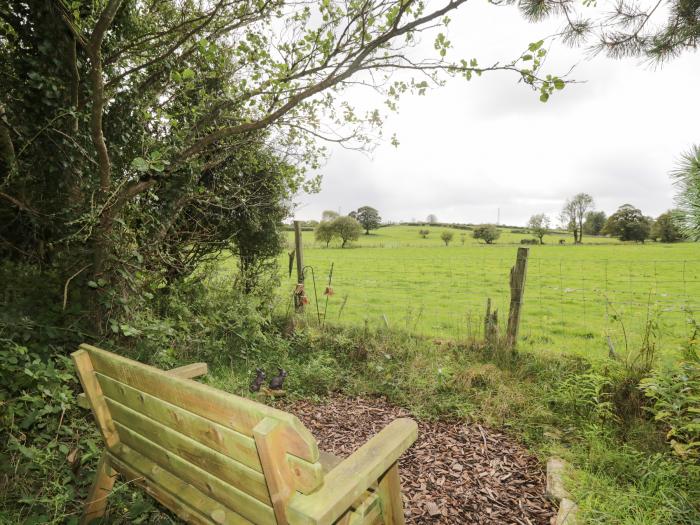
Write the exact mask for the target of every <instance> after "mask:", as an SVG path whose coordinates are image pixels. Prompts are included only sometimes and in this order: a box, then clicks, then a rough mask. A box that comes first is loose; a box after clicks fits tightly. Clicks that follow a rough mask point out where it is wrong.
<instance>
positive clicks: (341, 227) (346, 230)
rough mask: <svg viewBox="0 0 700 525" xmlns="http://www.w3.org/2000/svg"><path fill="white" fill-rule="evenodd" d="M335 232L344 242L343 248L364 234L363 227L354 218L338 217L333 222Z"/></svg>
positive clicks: (332, 226)
mask: <svg viewBox="0 0 700 525" xmlns="http://www.w3.org/2000/svg"><path fill="white" fill-rule="evenodd" d="M330 227H331V228H332V229H333V232H334V233H335V234H336V235H337V236H338V237H340V239H341V240H342V241H343V243H342V244H341V246H340V247H341V248H345V245H346V244H347V243H348V241H356V240H357V239H359V238H360V234H361V233H362V225H361V224H360V223H359V222H357V220H356V219H353V218H352V217H347V216H345V217H338V218H337V219H334V220H333V222H331V224H330Z"/></svg>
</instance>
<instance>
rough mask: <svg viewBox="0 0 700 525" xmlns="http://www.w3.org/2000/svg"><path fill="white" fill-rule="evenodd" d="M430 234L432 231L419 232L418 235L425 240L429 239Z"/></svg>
mask: <svg viewBox="0 0 700 525" xmlns="http://www.w3.org/2000/svg"><path fill="white" fill-rule="evenodd" d="M429 233H430V230H418V235H420V236H421V237H423V238H424V239H425V238H427V237H428V234H429Z"/></svg>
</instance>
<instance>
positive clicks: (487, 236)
mask: <svg viewBox="0 0 700 525" xmlns="http://www.w3.org/2000/svg"><path fill="white" fill-rule="evenodd" d="M500 236H501V230H499V229H498V228H496V226H494V225H493V224H483V225H481V226H477V227H476V228H474V232H473V233H472V237H474V238H475V239H481V240H483V241H484V242H485V243H486V244H493V241H495V240H496V239H498V238H499V237H500Z"/></svg>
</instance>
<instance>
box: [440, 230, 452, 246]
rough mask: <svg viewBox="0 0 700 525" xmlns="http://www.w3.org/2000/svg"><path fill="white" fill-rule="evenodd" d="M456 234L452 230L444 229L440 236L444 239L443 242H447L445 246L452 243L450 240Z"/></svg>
mask: <svg viewBox="0 0 700 525" xmlns="http://www.w3.org/2000/svg"><path fill="white" fill-rule="evenodd" d="M454 236H455V234H454V233H452V232H450V231H444V232H442V233H441V234H440V238H441V239H442V242H444V243H445V246H449V245H450V241H452V239H453V238H454Z"/></svg>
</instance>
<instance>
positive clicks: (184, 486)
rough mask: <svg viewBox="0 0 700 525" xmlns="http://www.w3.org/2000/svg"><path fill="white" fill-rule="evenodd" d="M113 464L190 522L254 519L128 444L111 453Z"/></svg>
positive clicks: (245, 523) (239, 524)
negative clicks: (222, 502)
mask: <svg viewBox="0 0 700 525" xmlns="http://www.w3.org/2000/svg"><path fill="white" fill-rule="evenodd" d="M110 460H111V461H112V463H113V464H114V466H115V467H116V468H117V469H118V470H119V471H120V472H123V473H124V474H125V475H126V476H127V478H128V479H130V480H132V481H134V482H136V483H137V484H139V485H141V486H142V487H144V489H145V490H146V491H147V492H148V493H149V494H150V495H151V496H153V497H154V498H155V499H157V500H158V501H160V502H161V503H162V504H163V505H165V506H166V507H168V508H169V509H171V510H172V511H173V512H175V513H176V514H177V515H178V516H179V517H180V519H182V520H184V521H186V522H188V523H206V524H207V525H209V524H221V523H224V524H231V525H250V524H251V523H252V522H251V521H249V520H247V519H245V518H244V517H243V516H241V515H240V514H238V513H236V512H234V511H232V510H231V509H229V508H228V507H226V506H224V505H222V504H221V503H219V502H217V501H216V500H213V499H212V498H210V497H209V496H207V495H206V494H204V493H202V492H201V491H199V490H198V489H197V488H196V487H194V486H192V485H191V484H189V483H186V482H184V481H182V480H181V479H179V478H178V477H177V476H175V475H173V474H172V473H170V472H169V471H167V470H166V469H163V468H161V467H160V466H158V465H157V464H156V463H154V462H153V461H151V460H150V459H148V458H147V457H145V456H143V455H141V454H139V453H138V452H136V451H135V450H133V449H131V448H129V447H128V446H126V445H121V446H120V447H119V448H118V451H116V452H115V453H114V454H110Z"/></svg>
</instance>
